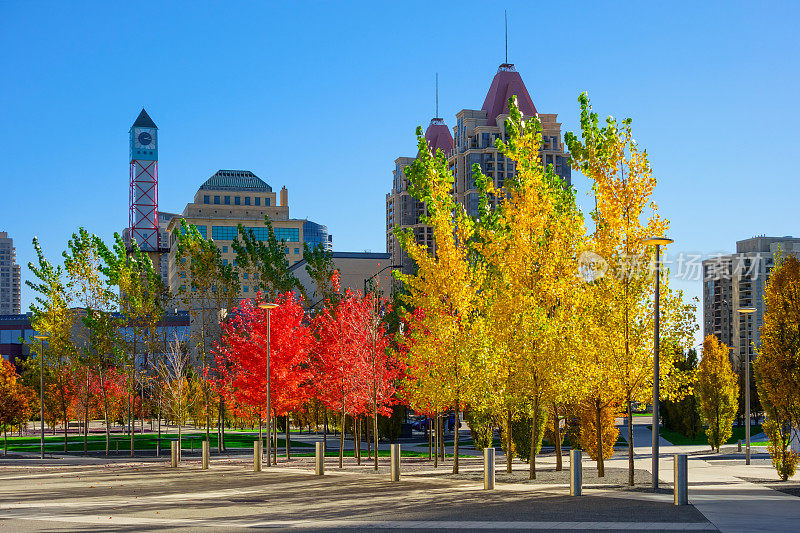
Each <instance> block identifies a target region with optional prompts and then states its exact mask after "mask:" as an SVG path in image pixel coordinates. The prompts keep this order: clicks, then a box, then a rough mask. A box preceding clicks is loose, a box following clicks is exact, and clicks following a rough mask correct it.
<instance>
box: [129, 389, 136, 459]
mask: <svg viewBox="0 0 800 533" xmlns="http://www.w3.org/2000/svg"><path fill="white" fill-rule="evenodd" d="M134 390H135V389H134ZM129 403H130V405H129V406H128V424H129V427H128V429H129V430H130V433H131V457H133V434H134V426H133V409H134V406H135V404H136V396H135V393H133V392H132V393H131V399H130V402H129Z"/></svg>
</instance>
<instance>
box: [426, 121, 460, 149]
mask: <svg viewBox="0 0 800 533" xmlns="http://www.w3.org/2000/svg"><path fill="white" fill-rule="evenodd" d="M425 140H426V141H428V146H429V147H430V149H431V152H433V153H434V154H435V153H436V150H441V151H442V152H444V153H445V154H449V153H450V152H451V151H452V150H453V146H454V144H453V135H452V134H451V133H450V128H448V127H447V124H445V123H444V119H442V118H432V119H431V123H430V124H428V129H427V130H425Z"/></svg>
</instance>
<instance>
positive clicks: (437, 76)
mask: <svg viewBox="0 0 800 533" xmlns="http://www.w3.org/2000/svg"><path fill="white" fill-rule="evenodd" d="M434 116H435V117H436V118H439V73H438V72H437V73H436V114H435V115H434Z"/></svg>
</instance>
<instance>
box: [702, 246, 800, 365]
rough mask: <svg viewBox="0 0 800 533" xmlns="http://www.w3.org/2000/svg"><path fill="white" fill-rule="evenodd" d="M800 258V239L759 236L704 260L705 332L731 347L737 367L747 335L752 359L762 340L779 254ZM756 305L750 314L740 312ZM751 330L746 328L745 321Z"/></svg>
mask: <svg viewBox="0 0 800 533" xmlns="http://www.w3.org/2000/svg"><path fill="white" fill-rule="evenodd" d="M779 250H780V251H781V252H782V253H784V254H794V255H797V256H799V257H800V238H794V237H766V236H759V237H753V238H751V239H745V240H742V241H737V242H736V253H735V254H729V255H719V256H716V257H713V258H710V259H706V260H705V261H703V333H704V336H705V335H716V336H717V338H718V339H719V340H720V342H723V343H725V344H726V345H728V346H729V347H730V348H731V360H732V362H733V363H734V368H736V369H737V370H738V369H740V368H741V364H742V362H743V361H745V360H746V359H745V349H746V345H747V338H748V337H749V339H750V341H751V343H750V346H749V347H748V349H749V353H750V357H751V359H752V358H753V357H754V355H755V350H754V349H753V346H756V347H757V346H758V345H759V344H760V340H761V333H760V329H761V324H763V321H764V290H765V288H766V284H767V280H768V279H769V275H770V272H771V271H772V269H773V268H774V267H775V254H776V253H777V252H778V251H779ZM743 307H755V308H756V312H754V313H752V314H751V315H749V317H748V316H747V315H745V314H743V313H740V312H739V309H741V308H743ZM746 321H747V323H748V329H747V331H745V323H746Z"/></svg>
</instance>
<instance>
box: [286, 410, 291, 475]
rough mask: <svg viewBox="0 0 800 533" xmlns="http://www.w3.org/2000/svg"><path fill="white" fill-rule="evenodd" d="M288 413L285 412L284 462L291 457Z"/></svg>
mask: <svg viewBox="0 0 800 533" xmlns="http://www.w3.org/2000/svg"><path fill="white" fill-rule="evenodd" d="M289 420H290V419H289V413H286V462H287V463H288V462H289V460H290V459H291V458H292V444H291V440H290V437H289V432H290V430H289Z"/></svg>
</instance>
